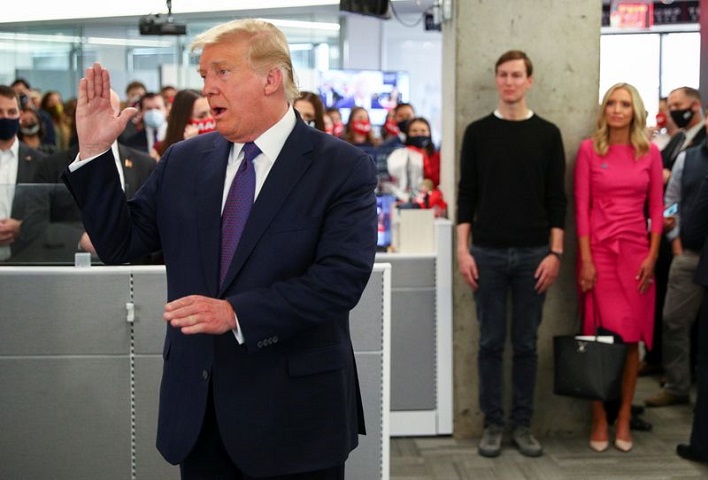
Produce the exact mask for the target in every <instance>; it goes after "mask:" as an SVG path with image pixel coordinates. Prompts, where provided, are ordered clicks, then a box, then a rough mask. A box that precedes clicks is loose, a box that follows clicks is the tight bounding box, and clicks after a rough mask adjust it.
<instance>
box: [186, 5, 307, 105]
mask: <svg viewBox="0 0 708 480" xmlns="http://www.w3.org/2000/svg"><path fill="white" fill-rule="evenodd" d="M244 37H247V38H248V40H249V51H248V58H249V61H250V63H251V66H252V67H253V69H254V70H255V71H259V72H267V71H268V70H270V69H271V68H278V69H280V71H281V72H282V74H283V86H284V88H285V96H286V98H287V100H288V102H290V103H293V102H294V101H295V100H296V99H297V98H298V97H299V96H300V91H299V90H298V88H297V83H296V81H295V72H294V70H293V64H292V60H291V58H290V49H289V48H288V41H287V39H286V38H285V35H284V34H283V32H281V31H280V30H279V29H278V28H277V27H275V25H273V24H272V23H269V22H265V21H263V20H256V19H250V18H240V19H238V20H232V21H230V22H226V23H222V24H220V25H217V26H215V27H212V28H210V29H209V30H207V31H206V32H203V33H200V34H199V35H197V36H196V37H195V38H194V41H193V42H192V45H191V49H192V51H195V50H200V49H203V48H204V47H205V46H207V45H214V44H220V43H229V42H232V41H233V42H235V41H238V40H241V39H243V38H244Z"/></svg>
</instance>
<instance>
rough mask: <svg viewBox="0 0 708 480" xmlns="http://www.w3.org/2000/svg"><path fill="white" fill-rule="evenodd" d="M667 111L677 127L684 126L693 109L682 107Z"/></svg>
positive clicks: (688, 120) (689, 120) (689, 118)
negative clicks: (681, 108)
mask: <svg viewBox="0 0 708 480" xmlns="http://www.w3.org/2000/svg"><path fill="white" fill-rule="evenodd" d="M669 113H671V119H672V120H673V121H674V123H675V124H676V126H677V127H679V128H684V127H685V126H686V125H688V124H689V123H690V122H691V119H692V118H693V110H691V109H690V108H684V109H683V110H671V112H669Z"/></svg>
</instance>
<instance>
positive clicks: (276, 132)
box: [234, 105, 296, 163]
mask: <svg viewBox="0 0 708 480" xmlns="http://www.w3.org/2000/svg"><path fill="white" fill-rule="evenodd" d="M295 121H296V119H295V111H294V110H293V107H292V105H289V106H288V110H287V111H286V112H285V115H283V117H282V118H281V119H280V120H278V122H277V123H276V124H275V125H273V126H272V127H270V128H269V129H268V130H266V131H265V132H263V133H262V134H261V136H260V137H258V138H256V139H255V140H254V141H253V143H255V144H256V145H257V146H258V148H260V150H261V152H262V153H263V155H265V157H266V158H267V159H268V161H270V162H271V163H275V160H276V159H277V158H278V155H280V151H281V150H282V149H283V146H284V145H285V142H286V141H287V139H288V137H289V136H290V133H291V132H292V131H293V128H295ZM243 145H244V144H243V143H234V147H235V148H234V153H235V152H239V153H240V152H241V149H242V148H243Z"/></svg>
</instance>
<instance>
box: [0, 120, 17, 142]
mask: <svg viewBox="0 0 708 480" xmlns="http://www.w3.org/2000/svg"><path fill="white" fill-rule="evenodd" d="M19 129H20V118H19V117H17V118H0V140H10V139H11V138H12V137H14V136H15V135H17V131H18V130H19Z"/></svg>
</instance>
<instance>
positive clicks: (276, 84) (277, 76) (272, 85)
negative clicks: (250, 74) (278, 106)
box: [264, 68, 283, 95]
mask: <svg viewBox="0 0 708 480" xmlns="http://www.w3.org/2000/svg"><path fill="white" fill-rule="evenodd" d="M265 80H266V81H265V85H264V87H265V94H266V95H271V94H273V93H275V92H277V91H278V90H279V89H280V87H281V86H282V85H283V72H282V70H281V69H279V68H271V69H270V70H268V74H267V75H266V79H265Z"/></svg>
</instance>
